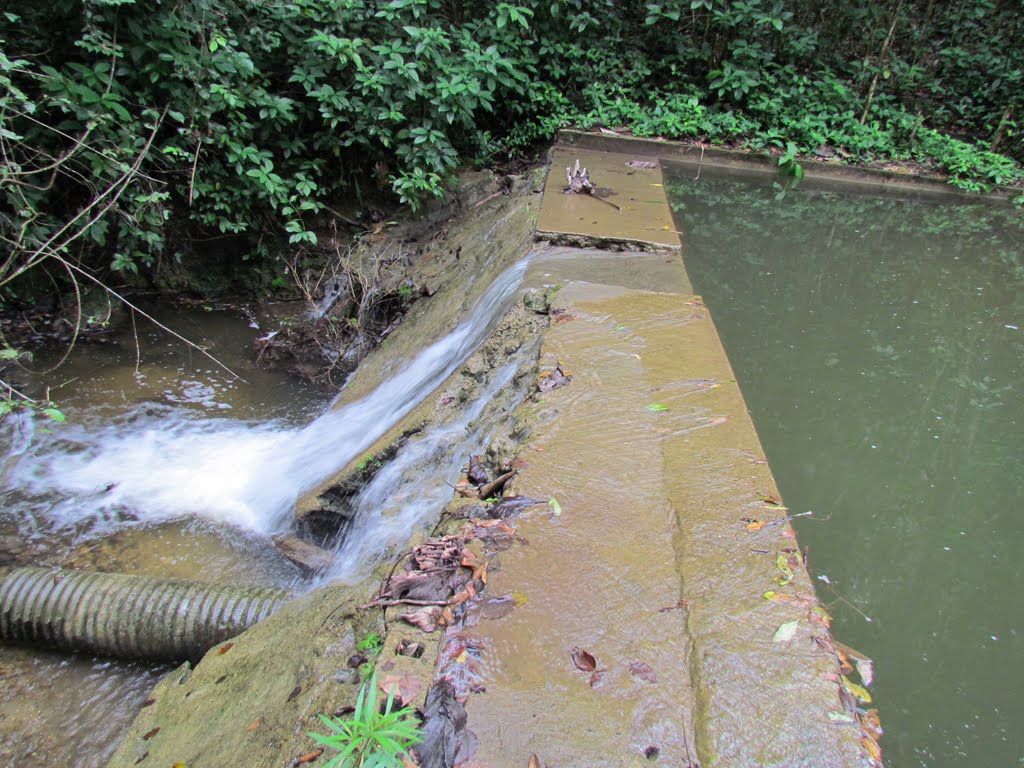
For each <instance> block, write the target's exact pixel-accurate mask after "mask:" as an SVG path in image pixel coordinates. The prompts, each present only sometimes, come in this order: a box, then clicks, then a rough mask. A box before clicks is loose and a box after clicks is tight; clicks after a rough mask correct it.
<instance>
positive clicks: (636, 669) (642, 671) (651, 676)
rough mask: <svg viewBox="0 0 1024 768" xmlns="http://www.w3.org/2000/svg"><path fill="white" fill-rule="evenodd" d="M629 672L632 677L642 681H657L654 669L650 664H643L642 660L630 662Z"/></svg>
mask: <svg viewBox="0 0 1024 768" xmlns="http://www.w3.org/2000/svg"><path fill="white" fill-rule="evenodd" d="M629 674H631V675H632V676H633V677H635V678H637V679H639V680H643V681H644V682H648V683H656V682H658V676H657V675H656V674H655V673H654V669H652V668H651V665H650V664H645V663H644V662H642V661H633V662H630V664H629Z"/></svg>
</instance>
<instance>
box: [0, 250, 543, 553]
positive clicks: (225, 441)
mask: <svg viewBox="0 0 1024 768" xmlns="http://www.w3.org/2000/svg"><path fill="white" fill-rule="evenodd" d="M526 264H527V260H526V259H523V260H521V261H520V262H519V263H517V264H516V265H514V266H513V267H511V268H509V269H508V270H506V271H505V272H504V273H503V274H501V275H500V276H499V277H498V279H497V280H495V281H494V283H493V284H492V285H491V286H490V287H489V288H488V289H487V291H486V292H485V293H484V294H483V295H482V296H481V297H480V299H479V300H478V301H477V302H476V304H475V305H474V307H473V308H472V310H471V311H470V312H469V314H468V316H467V317H465V318H464V319H463V321H462V322H461V323H460V324H459V325H458V326H457V327H456V328H455V329H454V330H453V331H451V333H449V334H448V335H446V336H444V337H443V338H441V339H439V340H437V341H436V342H434V343H433V344H431V345H429V346H428V347H426V348H425V349H423V350H422V351H421V352H420V353H419V354H418V355H417V356H416V357H415V358H414V359H413V360H411V361H410V362H409V363H408V364H407V365H406V366H405V367H403V368H402V369H401V370H399V371H398V372H396V373H395V374H393V375H392V376H390V377H389V378H388V379H387V380H385V381H383V382H382V383H381V384H380V386H378V387H377V389H376V390H374V391H373V392H372V393H371V394H369V395H367V396H366V397H364V398H363V399H361V400H358V401H356V402H353V403H350V404H348V405H345V406H344V407H340V408H336V409H332V410H328V411H327V412H326V413H324V414H323V415H322V416H320V417H319V418H317V419H316V420H315V421H313V422H312V423H310V424H309V425H308V426H306V427H303V428H293V427H287V426H285V425H283V424H282V423H275V422H271V423H262V424H260V423H251V422H239V421H234V420H228V419H196V418H192V417H189V416H188V415H183V414H182V413H181V412H180V411H178V410H174V409H169V408H166V407H156V408H154V407H152V406H148V407H147V409H146V412H144V413H132V414H129V415H127V416H124V417H120V418H116V419H114V420H112V421H108V422H107V423H106V426H101V427H87V426H73V425H67V427H66V428H63V429H62V430H61V432H60V434H59V435H51V436H49V438H48V439H47V440H45V441H37V442H36V445H35V447H34V448H32V449H27V448H25V447H24V446H22V447H21V453H20V455H18V456H14V457H10V458H9V459H8V462H9V463H8V466H7V468H6V470H5V473H4V480H5V481H6V486H7V488H8V489H12V488H15V489H18V490H19V492H22V493H27V494H30V495H43V494H53V493H54V492H56V493H57V494H59V495H60V496H61V497H63V498H64V501H61V502H58V503H56V504H55V505H52V506H51V507H50V508H49V509H47V510H46V512H45V514H46V515H47V516H48V518H49V520H48V523H49V525H50V526H58V527H60V526H71V525H79V526H81V525H83V524H85V525H87V527H88V528H90V529H91V530H92V531H93V532H99V531H102V530H103V529H104V528H107V527H113V526H116V525H118V524H119V523H120V521H121V520H122V518H123V517H124V516H125V513H126V512H127V513H128V515H129V516H130V517H131V518H132V519H136V520H139V521H142V522H159V521H164V520H169V519H175V518H179V517H183V516H189V515H194V516H199V517H203V518H207V519H210V520H214V521H217V522H221V523H226V524H230V525H234V526H238V527H241V528H243V529H245V530H247V531H251V532H254V533H258V534H270V533H275V532H278V531H281V530H284V529H286V528H287V527H289V525H290V523H291V515H292V510H293V508H294V505H295V502H296V499H297V498H298V497H299V496H300V494H302V493H303V492H304V491H306V490H308V489H310V488H312V487H314V486H315V485H316V484H317V483H318V482H319V481H321V480H323V479H324V478H325V477H328V476H330V475H331V474H332V473H333V472H335V471H337V470H338V469H339V468H340V467H342V466H344V465H345V464H346V463H347V462H349V461H350V460H351V459H352V458H354V457H355V456H357V455H358V454H359V453H360V452H362V451H364V450H366V448H367V447H368V446H370V445H371V444H372V443H373V442H374V441H375V440H376V439H377V438H379V437H380V436H381V435H383V434H384V433H385V432H386V431H387V430H388V429H389V428H390V427H391V426H392V425H393V424H395V423H396V422H397V421H398V420H399V419H401V418H402V417H403V416H405V415H406V414H407V413H409V411H411V410H412V409H413V408H414V407H415V406H416V405H417V403H419V402H420V401H421V400H422V399H423V398H424V397H426V396H427V395H428V394H429V393H430V392H431V391H433V390H434V389H435V388H436V387H437V386H439V385H440V384H441V382H443V381H444V380H445V379H446V378H447V377H448V376H449V375H450V374H451V373H452V372H453V371H454V370H455V368H456V367H458V365H460V364H461V363H462V362H463V361H464V360H465V359H466V358H467V357H468V356H469V355H470V353H471V352H472V351H473V350H474V349H475V348H476V347H477V346H478V345H479V344H480V342H481V341H482V340H483V339H484V338H486V336H487V335H488V334H489V333H490V332H491V330H492V329H493V328H494V326H495V324H496V323H497V321H498V319H499V318H500V317H501V315H502V313H503V312H504V311H505V309H506V308H507V307H508V305H509V303H510V301H511V298H512V296H513V294H514V292H515V291H516V289H517V287H518V285H519V283H520V282H521V280H522V277H523V274H524V271H525V269H526ZM509 375H511V374H509ZM480 407H482V406H480ZM470 420H471V418H467V419H466V420H465V422H464V426H465V424H468V423H469V422H470Z"/></svg>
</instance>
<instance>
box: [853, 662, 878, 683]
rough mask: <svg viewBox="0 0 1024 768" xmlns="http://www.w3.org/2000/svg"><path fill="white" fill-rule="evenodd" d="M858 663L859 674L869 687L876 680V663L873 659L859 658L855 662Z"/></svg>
mask: <svg viewBox="0 0 1024 768" xmlns="http://www.w3.org/2000/svg"><path fill="white" fill-rule="evenodd" d="M854 663H855V664H856V665H857V674H858V675H860V679H861V680H862V681H863V683H864V685H865V686H866V687H868V688H870V687H871V684H872V683H873V682H875V663H874V662H873V661H872V660H871V659H857V660H856V662H854Z"/></svg>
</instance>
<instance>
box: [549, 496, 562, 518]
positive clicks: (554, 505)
mask: <svg viewBox="0 0 1024 768" xmlns="http://www.w3.org/2000/svg"><path fill="white" fill-rule="evenodd" d="M548 506H550V507H551V511H552V512H554V513H555V517H558V516H559V515H561V514H562V505H561V504H559V503H558V499H556V498H555V497H554V496H552V497H551V498H550V499H548Z"/></svg>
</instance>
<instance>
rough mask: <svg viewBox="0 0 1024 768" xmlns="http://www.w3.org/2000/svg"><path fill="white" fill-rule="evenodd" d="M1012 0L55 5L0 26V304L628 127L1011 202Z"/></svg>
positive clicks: (1022, 101)
mask: <svg viewBox="0 0 1024 768" xmlns="http://www.w3.org/2000/svg"><path fill="white" fill-rule="evenodd" d="M1022 79H1024V0H962V1H961V2H944V1H943V0H887V1H886V2H871V1H870V0H849V1H848V2H845V3H820V2H808V0H662V2H646V3H641V2H636V0H631V1H629V2H613V1H612V0H567V1H566V2H552V1H551V0H544V1H543V2H540V1H539V0H518V1H517V2H516V3H515V4H512V3H505V2H499V3H483V2H473V1H472V0H390V1H386V0H294V1H291V2H279V3H264V2H260V0H173V1H172V0H152V2H148V3H141V2H136V1H135V0H81V1H79V2H75V1H73V0H51V2H44V3H39V4H36V5H29V4H26V5H25V7H24V8H19V10H18V12H17V14H13V13H6V14H0V85H2V93H0V150H2V152H3V165H2V166H0V235H2V237H3V244H2V249H0V291H3V292H4V293H5V294H6V295H8V296H9V295H10V291H11V290H12V286H13V284H12V281H13V280H14V279H15V278H16V277H18V276H19V275H20V274H22V273H23V272H25V271H27V270H28V269H30V268H31V267H33V266H35V265H36V264H39V263H41V262H43V261H46V260H57V261H58V262H60V261H62V262H64V267H63V268H64V269H66V270H71V269H74V268H75V266H76V265H81V264H86V265H88V267H89V268H90V269H99V268H103V269H106V268H110V267H112V268H114V269H127V270H133V271H137V270H138V268H139V267H140V266H149V265H152V264H154V263H155V262H156V261H158V260H160V259H165V258H171V257H173V256H174V255H175V253H176V252H177V251H178V250H179V249H187V248H188V247H189V242H190V238H203V239H209V238H215V237H222V236H229V235H243V234H244V235H245V236H247V237H248V238H249V246H248V247H249V249H250V251H251V252H252V253H256V254H258V255H261V256H267V255H269V254H273V253H274V252H275V249H276V248H279V247H280V243H281V242H282V240H281V239H280V238H281V237H282V236H286V237H287V239H288V240H289V241H290V242H291V243H293V244H312V243H314V242H315V241H316V235H315V230H316V229H317V226H318V222H319V221H320V217H321V216H322V214H323V212H324V206H326V205H330V203H331V201H332V200H334V199H337V198H338V197H339V196H342V195H347V194H360V193H361V192H362V190H363V189H364V188H365V186H366V185H367V184H368V183H376V184H379V185H381V186H383V187H385V188H389V189H390V190H392V191H393V193H394V194H395V195H396V196H397V197H398V198H399V199H400V200H401V201H403V202H406V203H409V204H410V205H412V206H414V207H415V206H417V205H418V204H419V203H420V202H421V201H422V200H424V199H426V198H429V197H431V196H438V197H440V196H442V195H443V191H444V188H445V186H446V184H447V183H448V182H449V180H450V177H451V174H452V172H453V171H454V169H455V168H456V166H457V165H458V164H459V163H461V162H466V161H477V162H487V161H488V160H491V159H496V158H501V157H506V156H508V155H510V154H514V153H517V152H520V151H523V150H525V149H527V148H528V147H530V146H531V145H533V144H534V143H536V142H539V141H544V140H548V139H549V138H550V137H551V136H552V135H553V133H554V131H555V130H556V129H557V128H558V127H560V126H563V125H567V124H574V125H578V126H581V127H585V128H588V127H596V126H619V125H627V126H629V127H630V128H631V130H632V131H633V132H634V133H636V134H639V135H650V136H654V135H660V136H665V137H669V138H691V139H699V140H702V141H709V142H713V143H723V144H729V145H737V146H743V147H746V148H750V149H753V150H765V149H771V148H778V149H779V150H780V151H784V150H788V152H787V154H788V155H789V156H790V157H791V158H793V157H796V156H797V155H799V154H806V153H808V152H811V151H814V150H816V149H818V148H819V147H821V146H823V145H824V146H826V147H827V148H828V151H830V152H831V151H834V152H836V153H838V154H839V155H840V156H841V157H846V158H848V159H850V160H851V161H858V160H873V159H879V158H896V159H903V160H922V161H926V162H928V163H930V164H933V165H935V166H937V167H939V168H942V169H944V170H946V171H948V172H949V173H950V174H951V176H952V179H953V180H954V182H955V183H958V184H960V185H961V186H964V187H966V188H969V189H978V190H982V189H988V188H991V187H992V185H994V184H998V183H1016V182H1018V181H1019V180H1020V179H1021V178H1022V176H1021V170H1020V164H1019V162H1020V161H1021V160H1024V133H1022V131H1021V126H1022V123H1024V88H1022Z"/></svg>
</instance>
